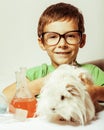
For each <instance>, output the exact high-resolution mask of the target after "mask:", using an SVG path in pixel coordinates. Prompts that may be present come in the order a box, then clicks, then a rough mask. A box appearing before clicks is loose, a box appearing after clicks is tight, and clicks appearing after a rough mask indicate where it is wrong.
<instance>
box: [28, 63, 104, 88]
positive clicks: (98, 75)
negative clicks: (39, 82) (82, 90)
mask: <svg viewBox="0 0 104 130" xmlns="http://www.w3.org/2000/svg"><path fill="white" fill-rule="evenodd" d="M79 66H80V67H81V68H84V69H86V70H88V71H89V72H90V74H91V75H92V77H93V79H94V84H95V85H99V86H104V71H102V70H101V69H100V68H98V67H97V66H95V65H92V64H79ZM54 70H55V68H54V67H53V66H52V65H47V64H42V65H40V66H36V67H33V68H30V69H28V70H27V73H26V77H27V78H28V79H29V80H31V81H32V80H35V79H38V78H41V77H44V76H46V75H47V74H48V73H50V72H52V71H54Z"/></svg>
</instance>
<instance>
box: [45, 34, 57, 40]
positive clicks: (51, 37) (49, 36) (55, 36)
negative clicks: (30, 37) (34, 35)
mask: <svg viewBox="0 0 104 130" xmlns="http://www.w3.org/2000/svg"><path fill="white" fill-rule="evenodd" d="M57 37H58V36H57V35H48V36H47V38H50V39H54V38H57Z"/></svg>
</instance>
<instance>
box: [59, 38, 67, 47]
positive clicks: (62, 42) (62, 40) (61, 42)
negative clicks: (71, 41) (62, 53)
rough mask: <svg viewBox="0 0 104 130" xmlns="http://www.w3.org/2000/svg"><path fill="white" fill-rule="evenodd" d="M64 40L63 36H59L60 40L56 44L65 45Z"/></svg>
mask: <svg viewBox="0 0 104 130" xmlns="http://www.w3.org/2000/svg"><path fill="white" fill-rule="evenodd" d="M66 44H67V43H66V41H65V39H64V38H63V37H61V38H60V41H59V43H58V46H66Z"/></svg>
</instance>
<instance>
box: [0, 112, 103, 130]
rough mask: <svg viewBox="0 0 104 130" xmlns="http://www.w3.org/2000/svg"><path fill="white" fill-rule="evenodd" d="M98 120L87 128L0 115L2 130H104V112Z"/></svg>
mask: <svg viewBox="0 0 104 130" xmlns="http://www.w3.org/2000/svg"><path fill="white" fill-rule="evenodd" d="M97 117H98V119H96V120H94V121H92V122H91V123H90V124H88V125H86V126H71V125H68V124H65V125H62V124H55V123H52V122H48V121H46V120H44V119H42V118H41V119H40V118H28V119H26V120H25V121H18V120H16V119H14V116H13V115H12V114H0V130H8V129H10V130H14V129H18V130H19V129H21V128H22V129H23V130H104V111H102V112H100V113H99V114H98V116H97Z"/></svg>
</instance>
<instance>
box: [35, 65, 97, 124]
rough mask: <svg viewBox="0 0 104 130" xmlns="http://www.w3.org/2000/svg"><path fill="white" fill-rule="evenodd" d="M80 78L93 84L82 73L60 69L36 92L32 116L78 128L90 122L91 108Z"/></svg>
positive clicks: (64, 68)
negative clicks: (35, 104)
mask: <svg viewBox="0 0 104 130" xmlns="http://www.w3.org/2000/svg"><path fill="white" fill-rule="evenodd" d="M80 76H83V77H84V78H86V79H88V80H89V81H90V82H93V81H92V79H91V80H90V78H91V77H90V74H89V73H88V72H87V71H85V70H84V69H80V68H77V67H74V66H70V65H67V64H64V65H60V66H59V67H58V68H57V69H56V70H55V71H54V72H52V73H51V74H50V77H49V78H48V79H47V80H46V82H45V84H44V87H43V88H42V90H41V92H40V97H39V99H38V103H37V111H36V114H37V115H38V116H40V117H46V119H48V120H50V121H58V120H65V121H68V122H69V123H70V122H73V123H76V124H81V125H84V124H86V123H88V122H89V121H91V120H92V119H94V117H95V107H94V104H93V102H92V100H91V97H90V95H89V93H88V92H87V90H86V86H85V84H84V83H83V82H82V81H81V79H80Z"/></svg>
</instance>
